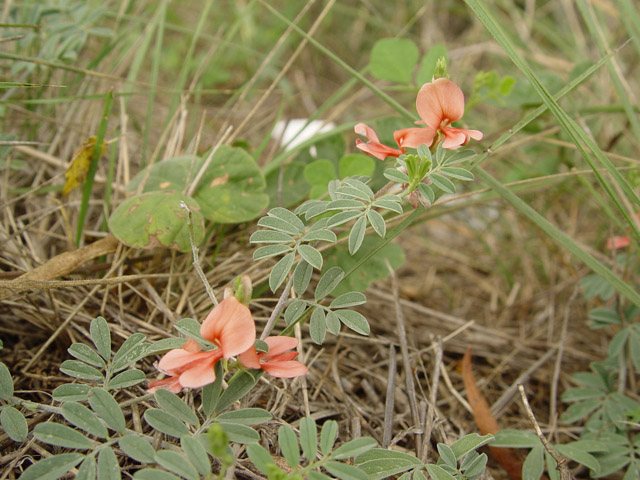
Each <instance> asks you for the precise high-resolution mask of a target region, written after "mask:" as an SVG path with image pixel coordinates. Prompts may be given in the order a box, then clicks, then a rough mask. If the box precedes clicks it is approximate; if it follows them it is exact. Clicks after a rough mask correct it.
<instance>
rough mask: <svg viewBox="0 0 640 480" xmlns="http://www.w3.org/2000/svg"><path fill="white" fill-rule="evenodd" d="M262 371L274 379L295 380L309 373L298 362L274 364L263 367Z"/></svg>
mask: <svg viewBox="0 0 640 480" xmlns="http://www.w3.org/2000/svg"><path fill="white" fill-rule="evenodd" d="M262 369H263V370H264V371H265V372H267V373H268V374H269V375H271V376H272V377H280V378H293V377H298V376H300V375H304V374H305V373H307V371H308V369H307V367H306V366H304V365H303V364H302V363H300V362H298V361H296V360H289V361H286V362H272V363H265V364H264V365H262Z"/></svg>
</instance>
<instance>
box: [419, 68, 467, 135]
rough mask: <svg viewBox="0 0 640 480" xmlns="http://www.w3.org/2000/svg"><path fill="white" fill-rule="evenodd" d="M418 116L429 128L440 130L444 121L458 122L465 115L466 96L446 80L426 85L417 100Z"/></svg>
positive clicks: (442, 79) (441, 79)
mask: <svg viewBox="0 0 640 480" xmlns="http://www.w3.org/2000/svg"><path fill="white" fill-rule="evenodd" d="M416 109H417V110H418V115H420V118H422V120H423V121H424V122H425V123H426V124H427V126H429V127H431V128H434V129H438V128H439V127H440V124H441V123H442V122H443V121H446V123H447V124H449V123H452V122H456V121H458V120H460V119H461V118H462V115H464V94H463V93H462V90H461V89H460V87H458V86H457V85H456V84H455V83H453V82H452V81H450V80H447V79H446V78H438V79H437V80H435V81H433V82H431V83H425V84H424V85H423V86H422V88H420V91H419V92H418V98H417V99H416Z"/></svg>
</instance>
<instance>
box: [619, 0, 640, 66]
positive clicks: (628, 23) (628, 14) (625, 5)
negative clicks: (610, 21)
mask: <svg viewBox="0 0 640 480" xmlns="http://www.w3.org/2000/svg"><path fill="white" fill-rule="evenodd" d="M615 3H616V5H617V6H618V10H619V12H620V20H622V24H623V25H624V27H625V28H626V29H627V32H628V33H629V36H630V37H631V41H632V42H633V45H634V46H635V48H636V50H637V51H638V55H640V13H638V6H637V4H636V5H633V4H632V3H631V0H615Z"/></svg>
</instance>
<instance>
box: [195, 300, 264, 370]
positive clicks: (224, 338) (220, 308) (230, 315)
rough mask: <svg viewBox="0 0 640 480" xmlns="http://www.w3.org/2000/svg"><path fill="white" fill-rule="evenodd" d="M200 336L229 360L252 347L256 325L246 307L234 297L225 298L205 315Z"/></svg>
mask: <svg viewBox="0 0 640 480" xmlns="http://www.w3.org/2000/svg"><path fill="white" fill-rule="evenodd" d="M200 335H202V337H203V338H205V339H207V340H209V341H210V342H213V343H215V344H216V345H219V346H220V348H221V349H222V353H223V356H224V358H229V357H233V356H234V355H238V354H240V353H242V352H244V351H245V350H247V349H248V348H249V347H250V346H251V345H253V342H254V341H255V339H256V324H255V322H254V321H253V317H252V316H251V311H250V310H249V308H248V307H247V306H246V305H243V304H242V303H240V302H239V301H238V299H237V298H236V297H227V298H225V299H224V300H223V301H222V302H220V303H219V304H218V305H217V306H216V307H215V308H214V309H213V310H211V312H210V313H209V315H207V318H206V319H205V321H204V322H203V323H202V326H201V327H200Z"/></svg>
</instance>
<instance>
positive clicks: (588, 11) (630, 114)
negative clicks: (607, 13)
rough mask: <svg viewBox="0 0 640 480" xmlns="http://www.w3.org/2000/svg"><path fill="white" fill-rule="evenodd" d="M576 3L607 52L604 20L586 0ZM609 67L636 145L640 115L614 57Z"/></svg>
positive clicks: (596, 39) (590, 29)
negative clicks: (635, 108)
mask: <svg viewBox="0 0 640 480" xmlns="http://www.w3.org/2000/svg"><path fill="white" fill-rule="evenodd" d="M576 5H577V6H578V10H579V11H580V14H581V15H582V19H583V20H584V22H585V24H586V25H587V28H588V29H589V33H590V34H591V38H593V39H594V40H595V42H596V44H597V45H598V49H599V50H600V53H601V54H605V53H607V51H609V46H608V45H607V43H606V40H605V39H604V38H603V36H604V35H605V32H603V25H602V22H600V23H598V20H597V18H596V15H595V12H594V11H593V6H591V5H587V4H586V3H585V2H584V0H580V1H578V2H577V3H576ZM607 69H608V70H609V76H610V77H611V82H612V83H613V87H614V88H615V90H616V92H617V93H618V98H620V100H622V106H623V107H624V112H625V113H626V115H627V119H628V120H629V125H630V126H631V131H632V133H633V135H632V138H633V139H634V140H635V141H636V145H639V144H638V142H640V121H638V117H637V116H636V114H635V112H634V110H633V106H632V105H631V103H630V102H629V101H625V99H627V98H628V95H627V92H625V89H624V86H623V84H622V82H623V79H621V78H620V76H621V75H622V72H621V71H620V69H619V68H618V69H616V67H615V65H614V59H611V60H609V61H608V62H607Z"/></svg>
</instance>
